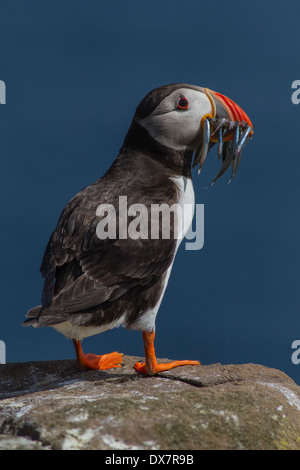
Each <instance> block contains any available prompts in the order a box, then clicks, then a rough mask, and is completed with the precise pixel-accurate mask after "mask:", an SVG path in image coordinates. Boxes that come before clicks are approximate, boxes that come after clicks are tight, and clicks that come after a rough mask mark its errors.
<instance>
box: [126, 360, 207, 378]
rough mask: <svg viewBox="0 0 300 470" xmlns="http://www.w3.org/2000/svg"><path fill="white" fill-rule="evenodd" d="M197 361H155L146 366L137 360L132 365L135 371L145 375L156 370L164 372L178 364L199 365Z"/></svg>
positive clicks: (178, 365)
mask: <svg viewBox="0 0 300 470" xmlns="http://www.w3.org/2000/svg"><path fill="white" fill-rule="evenodd" d="M200 365H201V364H200V362H199V361H189V360H186V361H173V362H167V363H166V364H158V363H157V362H156V363H155V362H154V363H152V364H150V365H148V368H147V366H146V364H145V363H144V362H137V363H136V364H135V365H134V368H135V370H136V371H137V372H139V373H141V374H145V375H155V374H157V373H158V372H164V371H166V370H170V369H173V368H174V367H180V366H200Z"/></svg>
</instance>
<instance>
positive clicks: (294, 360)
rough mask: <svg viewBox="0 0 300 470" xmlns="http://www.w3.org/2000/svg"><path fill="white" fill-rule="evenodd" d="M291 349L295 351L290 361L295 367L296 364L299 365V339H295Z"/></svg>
mask: <svg viewBox="0 0 300 470" xmlns="http://www.w3.org/2000/svg"><path fill="white" fill-rule="evenodd" d="M291 348H292V349H295V351H294V352H293V354H292V357H291V360H292V363H293V364H295V365H296V366H297V365H298V364H300V339H295V341H293V342H292V346H291Z"/></svg>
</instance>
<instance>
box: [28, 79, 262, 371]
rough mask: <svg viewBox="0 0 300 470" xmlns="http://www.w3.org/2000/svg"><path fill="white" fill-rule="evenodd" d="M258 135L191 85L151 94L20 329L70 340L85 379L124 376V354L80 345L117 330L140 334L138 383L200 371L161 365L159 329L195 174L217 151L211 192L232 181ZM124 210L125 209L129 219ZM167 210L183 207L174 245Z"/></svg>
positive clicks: (222, 100) (239, 113) (59, 229)
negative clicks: (118, 372)
mask: <svg viewBox="0 0 300 470" xmlns="http://www.w3.org/2000/svg"><path fill="white" fill-rule="evenodd" d="M252 135H253V124H252V122H251V120H250V118H249V117H248V115H247V114H246V113H245V112H244V111H243V110H242V108H240V107H239V106H238V105H237V104H236V103H235V102H234V101H233V100H231V99H230V98H228V97H227V96H225V95H223V94H220V93H218V92H215V91H213V90H210V89H209V88H204V87H201V86H196V85H189V84H186V83H173V84H169V85H164V86H160V87H158V88H155V89H154V90H152V91H150V92H149V93H148V94H147V95H146V96H145V97H144V99H143V100H142V101H141V102H140V104H139V105H138V106H137V108H136V111H135V114H134V116H133V120H132V122H131V125H130V127H129V130H128V132H127V134H126V136H125V139H124V142H123V145H122V147H121V149H120V151H119V154H118V155H117V157H116V158H115V160H114V161H113V163H112V164H111V166H110V167H109V169H108V170H107V171H106V173H105V174H104V175H103V176H102V177H101V178H100V179H98V180H97V181H95V182H94V183H92V184H90V185H89V186H87V187H85V188H84V189H82V190H81V191H80V192H79V193H78V194H77V195H75V196H74V197H73V198H72V199H71V200H70V201H69V203H68V204H67V205H66V207H65V208H64V210H63V211H62V213H61V215H60V217H59V220H58V223H57V225H56V228H55V229H54V231H53V233H52V235H51V237H50V239H49V242H48V244H47V247H46V250H45V253H44V257H43V260H42V264H41V267H40V271H41V275H42V277H43V279H44V284H43V289H42V296H41V305H38V306H36V307H34V308H32V309H30V310H29V311H28V313H27V314H26V320H25V321H24V323H23V324H22V325H23V326H29V325H32V326H33V327H36V328H40V327H47V326H48V327H52V328H54V329H55V330H57V331H58V332H60V333H62V334H63V335H65V336H66V337H67V338H71V339H72V341H73V343H74V347H75V352H76V357H77V361H78V363H79V366H80V367H81V368H84V369H93V370H107V369H111V368H117V367H121V366H122V356H123V354H121V353H119V352H111V353H109V354H102V355H96V354H88V353H84V352H83V350H82V345H81V343H82V341H83V339H84V338H87V337H89V336H92V335H97V334H99V333H102V332H104V331H107V330H109V329H112V328H116V327H119V326H123V327H125V328H127V329H133V330H140V331H141V332H142V336H143V343H144V351H145V360H144V362H142V361H139V362H137V363H136V364H135V366H134V369H135V371H136V372H138V373H141V374H144V375H148V376H153V375H155V374H157V373H159V372H162V371H168V370H170V369H172V368H174V367H177V366H187V365H199V364H200V362H199V361H197V360H175V361H171V362H167V363H158V361H157V359H156V355H155V349H154V339H155V320H156V316H157V313H158V310H159V307H160V304H161V302H162V299H163V296H164V293H165V290H166V287H167V284H168V280H169V277H170V274H171V270H172V267H173V263H174V259H175V256H176V252H177V250H178V248H179V245H180V242H181V241H182V239H183V238H184V236H185V235H186V233H187V230H188V229H189V227H190V225H191V223H192V219H193V214H194V207H195V196H194V190H193V183H192V168H193V167H194V166H198V165H199V170H198V173H199V172H200V171H201V169H202V166H203V164H204V162H205V160H206V157H207V155H208V153H209V151H210V150H211V148H212V147H213V146H214V145H217V148H218V157H219V159H220V161H221V167H220V169H219V172H218V174H217V176H216V177H215V179H214V180H213V181H212V183H211V185H212V184H214V183H215V181H216V180H217V179H218V178H219V177H220V176H222V175H223V174H224V173H225V172H226V171H227V169H228V168H229V167H231V168H232V170H231V178H230V181H231V179H232V178H233V177H234V175H235V173H236V171H237V168H238V166H239V162H240V158H241V154H242V150H243V148H244V146H245V144H246V143H247V142H248V140H249V139H251V137H252ZM120 201H121V202H122V203H123V202H124V201H125V202H126V208H127V212H126V210H125V209H124V207H125V206H124V204H123V206H124V207H123V206H122V205H121V204H120ZM162 205H165V206H166V207H169V208H170V207H175V209H174V211H173V212H174V213H172V214H171V215H170V217H169V218H168V221H169V222H168V225H169V232H168V234H167V236H166V235H165V234H164V233H163V224H164V221H165V220H164V219H165V214H163V213H161V214H158V216H157V211H159V209H160V207H161V206H162ZM136 207H137V208H138V209H136ZM141 207H143V208H145V210H146V215H147V217H146V221H145V217H144V220H141V219H139V218H138V217H136V218H134V216H135V215H137V214H140V213H141V212H143V211H142V210H141ZM153 207H154V208H156V217H155V223H154V222H153V220H152V219H154V215H153V214H154V213H155V211H154V212H153V214H152V209H153ZM186 207H188V208H189V210H188V211H186V210H185V208H186ZM157 208H158V209H157ZM111 209H114V210H111ZM125 212H126V213H125ZM186 213H187V215H186ZM149 214H150V216H149V217H148V215H149ZM151 215H152V217H151ZM137 219H138V221H137ZM138 222H139V223H138ZM132 223H135V230H131V232H132V233H131V236H130V233H129V232H130V230H129V228H130V224H132ZM142 225H143V228H144V229H145V228H147V227H148V228H149V230H148V231H147V230H142V229H141V226H142ZM138 226H139V227H138ZM150 226H151V230H150ZM139 229H140V230H139Z"/></svg>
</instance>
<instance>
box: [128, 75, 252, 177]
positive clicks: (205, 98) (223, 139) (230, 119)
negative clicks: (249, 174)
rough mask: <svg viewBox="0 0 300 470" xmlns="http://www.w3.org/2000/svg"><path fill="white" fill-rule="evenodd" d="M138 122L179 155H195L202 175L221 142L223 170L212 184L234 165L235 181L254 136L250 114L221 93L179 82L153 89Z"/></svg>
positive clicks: (138, 112) (142, 108)
mask: <svg viewBox="0 0 300 470" xmlns="http://www.w3.org/2000/svg"><path fill="white" fill-rule="evenodd" d="M134 122H135V123H136V124H138V125H139V126H142V127H143V128H144V129H146V131H147V132H148V134H149V135H150V136H151V137H152V138H153V139H154V140H155V141H157V142H159V143H160V144H162V145H163V146H165V147H168V148H170V149H173V150H177V151H179V152H182V151H183V152H184V151H186V150H187V149H189V150H190V151H193V152H194V162H193V166H194V165H197V164H199V172H200V170H201V168H202V165H203V163H204V161H205V159H206V156H207V153H208V151H209V150H210V149H211V147H212V146H213V145H214V144H215V143H217V142H218V155H219V158H222V166H221V169H220V171H219V173H218V175H217V176H216V178H215V179H214V181H213V182H212V183H214V182H215V181H216V179H217V178H218V177H219V176H221V175H222V174H223V173H224V172H225V171H226V169H227V168H228V167H229V166H230V164H232V176H231V179H232V178H233V176H234V174H235V172H236V170H237V167H238V165H239V161H240V157H241V151H242V149H243V147H244V145H245V143H246V142H247V140H248V139H249V138H250V137H251V136H252V134H253V125H252V123H251V121H250V119H249V117H248V116H247V115H246V113H245V112H244V111H243V110H242V109H241V108H240V107H239V106H238V105H237V104H236V103H234V102H233V101H232V100H230V99H229V98H227V97H225V96H224V95H221V94H220V93H217V92H214V91H212V90H209V89H208V88H202V87H198V86H193V85H187V84H183V83H176V84H172V85H165V86H162V87H159V88H156V89H155V90H152V91H151V92H150V93H148V95H147V96H146V97H145V98H144V99H143V100H142V102H141V103H140V104H139V106H138V108H137V110H136V113H135V116H134Z"/></svg>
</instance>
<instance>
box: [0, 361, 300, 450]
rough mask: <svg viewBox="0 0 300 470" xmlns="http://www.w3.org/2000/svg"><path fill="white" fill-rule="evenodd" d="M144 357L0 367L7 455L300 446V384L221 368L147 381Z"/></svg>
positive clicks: (250, 369)
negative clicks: (141, 369) (86, 365)
mask: <svg viewBox="0 0 300 470" xmlns="http://www.w3.org/2000/svg"><path fill="white" fill-rule="evenodd" d="M136 360H139V358H134V357H128V356H124V358H123V362H124V366H123V367H122V368H120V369H111V370H109V371H80V370H78V368H77V364H76V362H75V361H72V360H64V361H50V362H30V363H11V364H6V365H0V400H1V401H0V450H4V449H37V450H38V449H45V450H48V449H64V450H73V449H82V450H93V449H109V450H123V449H124V450H137V449H150V450H155V449H157V450H172V449H173V450H179V449H180V450H196V449H248V450H250V449H253V450H254V449H300V387H298V386H297V385H296V384H295V383H294V382H293V380H292V379H290V378H289V377H288V376H287V375H286V374H284V373H283V372H280V371H279V370H276V369H270V368H267V367H264V366H260V365H255V364H243V365H220V364H213V365H208V366H194V367H190V366H189V367H181V368H177V369H173V370H171V371H169V372H164V373H160V374H159V375H157V376H155V377H144V376H140V375H138V374H136V372H135V371H134V370H133V365H134V363H135V362H136ZM161 361H163V360H161Z"/></svg>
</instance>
